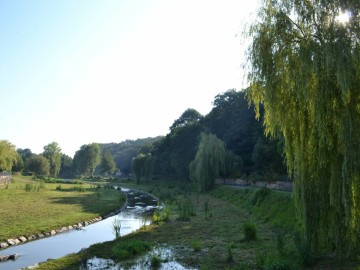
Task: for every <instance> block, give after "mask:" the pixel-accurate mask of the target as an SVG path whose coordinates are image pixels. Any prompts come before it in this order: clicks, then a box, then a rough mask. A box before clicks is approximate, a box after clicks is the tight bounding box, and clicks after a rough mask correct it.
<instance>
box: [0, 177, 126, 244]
mask: <svg viewBox="0 0 360 270" xmlns="http://www.w3.org/2000/svg"><path fill="white" fill-rule="evenodd" d="M123 199H124V197H123V195H122V194H121V193H119V191H116V190H113V189H107V188H97V186H96V185H95V184H94V185H92V184H83V183H80V182H78V183H76V184H70V183H44V182H41V181H35V180H33V179H31V178H30V177H23V176H14V179H13V182H12V183H10V184H8V185H4V184H3V185H0V206H1V207H0V241H4V240H6V239H9V238H15V237H19V236H21V235H24V236H28V235H30V234H37V233H41V232H48V231H50V230H53V229H57V228H60V227H62V226H68V225H73V224H77V223H78V222H81V221H87V220H90V219H93V218H95V217H98V216H99V215H103V214H107V213H109V212H111V211H113V210H115V209H118V208H120V207H121V205H122V203H123Z"/></svg>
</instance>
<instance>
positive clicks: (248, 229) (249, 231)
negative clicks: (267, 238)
mask: <svg viewBox="0 0 360 270" xmlns="http://www.w3.org/2000/svg"><path fill="white" fill-rule="evenodd" d="M243 234H244V238H245V240H246V241H252V240H256V237H257V235H256V227H255V224H254V223H252V222H245V223H244V224H243Z"/></svg>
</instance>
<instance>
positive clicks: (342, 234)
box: [249, 0, 360, 256]
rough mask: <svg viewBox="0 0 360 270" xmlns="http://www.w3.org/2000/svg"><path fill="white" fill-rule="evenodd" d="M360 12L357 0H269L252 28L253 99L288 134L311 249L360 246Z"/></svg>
mask: <svg viewBox="0 0 360 270" xmlns="http://www.w3.org/2000/svg"><path fill="white" fill-rule="evenodd" d="M342 11H347V12H348V14H350V15H349V18H348V22H347V23H344V22H341V21H340V20H339V19H338V16H339V15H340V13H341V12H342ZM359 11H360V2H359V1H357V0H348V1H335V0H329V1H320V0H315V1H290V0H278V1H270V0H269V1H263V5H262V9H261V10H260V12H259V20H258V22H256V23H255V24H254V25H253V26H252V28H251V29H250V35H251V37H253V42H252V44H251V46H250V49H249V63H250V74H249V78H250V80H251V82H252V84H251V87H250V98H251V100H252V101H253V102H254V103H255V105H256V106H257V109H258V111H259V109H260V105H259V104H261V106H264V109H265V117H264V122H265V125H266V133H268V134H271V135H272V136H282V137H283V138H284V143H285V153H286V162H287V166H288V170H289V172H290V174H291V175H292V176H293V178H294V180H295V184H296V190H295V191H296V192H295V195H296V202H297V209H298V213H299V215H300V217H302V220H303V223H304V229H305V237H306V239H307V241H308V242H309V244H310V245H311V248H312V250H313V251H318V250H319V249H320V248H321V247H324V246H325V247H329V248H332V249H334V250H335V251H336V252H337V254H338V255H339V256H352V255H356V254H358V253H359V251H360V241H359V239H360V211H359V204H360V137H359V134H358V131H359V130H360V57H359V55H360V43H359V40H360V13H359Z"/></svg>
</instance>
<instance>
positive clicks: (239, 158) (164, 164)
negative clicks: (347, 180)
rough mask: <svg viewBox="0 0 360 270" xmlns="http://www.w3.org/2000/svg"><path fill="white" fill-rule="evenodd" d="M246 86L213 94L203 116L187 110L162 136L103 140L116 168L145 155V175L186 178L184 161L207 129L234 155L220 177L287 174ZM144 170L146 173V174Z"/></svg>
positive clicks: (269, 177) (279, 145)
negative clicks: (207, 110)
mask: <svg viewBox="0 0 360 270" xmlns="http://www.w3.org/2000/svg"><path fill="white" fill-rule="evenodd" d="M245 95H246V92H245V91H235V90H234V89H231V90H228V91H226V92H224V93H222V94H219V95H217V96H216V97H215V99H214V102H213V108H212V110H211V111H210V112H209V114H207V115H205V116H203V115H201V114H200V113H199V112H198V111H196V110H195V109H187V110H185V111H184V113H183V114H182V115H181V116H180V117H179V118H178V119H176V120H175V121H174V123H173V124H172V126H171V127H170V132H169V133H168V134H167V135H166V136H165V137H156V138H147V139H138V140H136V141H131V140H127V141H125V142H122V143H119V144H115V143H112V144H102V145H101V148H102V149H103V150H106V149H109V150H110V152H111V154H112V155H113V157H114V160H115V162H116V164H117V166H118V168H119V169H120V170H121V172H123V173H125V174H128V173H130V171H131V170H130V164H131V162H132V159H133V158H135V157H137V156H139V155H141V156H143V157H147V162H149V163H150V164H151V165H150V166H151V173H148V175H147V177H151V178H154V179H163V180H178V181H188V180H189V164H190V162H191V161H192V160H194V158H195V154H196V152H197V149H198V146H199V135H200V133H201V132H205V133H212V134H214V135H216V136H217V137H218V138H219V139H220V140H221V141H223V142H224V145H225V147H226V149H227V150H228V151H229V152H230V153H232V155H233V157H234V158H235V159H234V160H235V161H236V162H234V161H232V164H226V165H227V166H229V165H231V166H233V167H234V168H232V169H231V170H227V171H228V173H227V175H222V176H223V177H241V176H246V177H252V178H255V179H265V180H269V181H271V180H278V179H279V177H280V176H286V168H285V166H284V162H283V158H282V155H281V153H282V143H281V142H279V141H270V139H269V138H267V137H265V136H264V130H263V125H262V120H261V119H260V120H256V119H255V112H254V108H253V107H252V106H250V107H249V105H248V102H247V99H246V96H245ZM145 174H146V173H145Z"/></svg>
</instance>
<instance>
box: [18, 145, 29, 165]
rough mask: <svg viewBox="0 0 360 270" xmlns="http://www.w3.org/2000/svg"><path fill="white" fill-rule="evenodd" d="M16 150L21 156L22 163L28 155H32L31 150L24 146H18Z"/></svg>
mask: <svg viewBox="0 0 360 270" xmlns="http://www.w3.org/2000/svg"><path fill="white" fill-rule="evenodd" d="M16 151H17V152H18V154H19V155H20V156H21V158H22V160H23V162H24V164H25V163H26V160H27V159H28V158H29V157H31V155H32V152H31V150H30V149H29V148H25V149H21V148H18V149H17V150H16Z"/></svg>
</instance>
